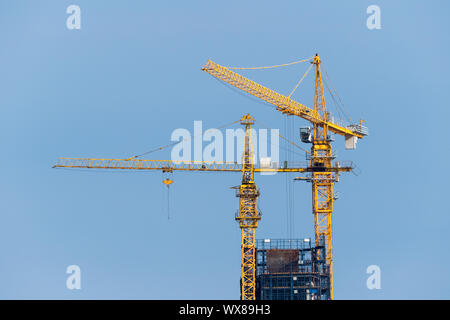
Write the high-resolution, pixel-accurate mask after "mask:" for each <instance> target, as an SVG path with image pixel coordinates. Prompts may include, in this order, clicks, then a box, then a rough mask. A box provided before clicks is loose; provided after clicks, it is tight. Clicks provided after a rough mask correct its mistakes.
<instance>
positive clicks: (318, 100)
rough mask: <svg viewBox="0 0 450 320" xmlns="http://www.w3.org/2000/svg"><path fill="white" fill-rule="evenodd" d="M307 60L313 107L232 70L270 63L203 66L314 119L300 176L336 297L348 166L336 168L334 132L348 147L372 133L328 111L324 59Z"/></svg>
mask: <svg viewBox="0 0 450 320" xmlns="http://www.w3.org/2000/svg"><path fill="white" fill-rule="evenodd" d="M307 60H309V61H311V60H312V61H311V64H312V65H314V66H315V91H314V108H309V107H307V106H305V105H303V104H301V103H299V102H297V101H295V100H293V99H291V95H292V94H291V95H289V96H285V95H282V94H280V93H278V92H276V91H273V90H271V89H269V88H267V87H264V86H262V85H260V84H259V83H256V82H254V81H252V80H250V79H248V78H246V77H244V76H242V75H240V74H238V73H236V72H234V71H232V69H265V68H268V67H258V68H231V67H224V66H221V65H219V64H217V63H215V62H213V61H211V60H208V62H207V63H206V64H205V65H204V66H203V67H202V70H203V71H205V72H207V73H209V74H210V75H212V76H213V77H215V78H217V79H219V80H222V81H224V82H225V83H228V84H230V85H232V86H234V87H236V88H238V89H241V90H243V91H245V92H247V93H248V94H250V95H253V96H255V97H257V98H259V99H262V100H264V101H266V102H268V103H269V104H272V105H274V106H275V107H276V110H278V111H280V112H282V113H283V114H286V115H294V116H298V117H301V118H303V119H305V120H308V121H309V122H310V123H312V125H313V128H312V129H309V130H307V131H306V132H303V134H302V141H304V142H308V143H312V147H311V152H310V155H309V156H310V157H309V166H308V172H310V174H309V176H306V177H299V178H297V180H305V181H309V182H311V183H312V202H313V205H312V210H313V214H314V236H315V241H316V245H317V244H318V243H319V242H320V241H324V244H325V250H326V261H327V264H328V266H329V272H330V297H331V299H333V237H332V223H331V221H332V213H333V201H334V193H333V186H334V183H335V182H337V181H338V178H339V172H341V171H346V170H341V169H340V168H338V169H337V170H336V168H333V159H334V158H335V156H334V154H333V152H332V146H331V142H332V138H331V137H330V133H335V134H338V135H341V136H344V137H345V146H346V148H347V149H355V148H356V142H357V140H358V139H362V138H363V137H364V136H366V135H368V129H367V128H366V127H365V126H363V125H362V124H363V121H362V120H361V121H360V123H359V124H350V125H348V126H342V125H340V124H337V123H335V122H334V121H333V119H332V118H331V116H330V114H329V113H328V112H327V108H326V104H325V95H324V90H323V83H322V73H321V63H322V61H321V59H320V57H319V55H318V54H316V55H315V56H314V57H313V58H311V59H307ZM302 61H306V60H302ZM302 61H298V62H302ZM294 63H297V62H294ZM291 64H293V63H291ZM285 65H289V64H285ZM274 67H278V66H274ZM305 75H306V74H305ZM301 80H303V78H302V79H301ZM301 80H300V81H301ZM299 83H300V82H299ZM294 90H295V89H294Z"/></svg>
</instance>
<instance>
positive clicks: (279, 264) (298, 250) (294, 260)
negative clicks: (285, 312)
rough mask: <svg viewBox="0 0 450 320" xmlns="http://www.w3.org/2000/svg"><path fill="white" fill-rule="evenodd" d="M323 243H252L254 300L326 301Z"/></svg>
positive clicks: (327, 276)
mask: <svg viewBox="0 0 450 320" xmlns="http://www.w3.org/2000/svg"><path fill="white" fill-rule="evenodd" d="M325 252H326V251H325V240H324V239H323V238H322V240H321V241H319V243H318V244H317V245H314V243H313V241H311V240H310V239H294V240H288V239H264V240H257V241H256V292H255V293H256V299H257V300H329V299H330V270H329V266H328V265H327V263H326V257H325Z"/></svg>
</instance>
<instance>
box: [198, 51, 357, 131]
mask: <svg viewBox="0 0 450 320" xmlns="http://www.w3.org/2000/svg"><path fill="white" fill-rule="evenodd" d="M202 70H203V71H205V72H207V73H209V74H210V75H212V76H213V77H215V78H217V79H220V80H222V81H224V82H226V83H228V84H230V85H232V86H234V87H236V88H238V89H241V90H243V91H245V92H247V93H249V94H251V95H253V96H255V97H257V98H260V99H261V100H264V101H266V102H268V103H270V104H273V105H274V106H276V107H277V110H279V111H281V112H283V113H286V114H289V115H296V116H299V117H301V118H303V119H306V120H308V121H310V122H311V123H313V124H317V125H319V126H323V125H324V124H325V125H327V126H328V130H330V131H331V132H334V133H336V134H339V135H342V136H355V137H358V138H362V137H363V136H364V135H363V134H360V133H357V132H354V131H353V130H350V129H349V128H345V127H342V126H340V125H338V124H335V123H333V122H331V121H329V119H328V120H327V119H324V118H323V117H322V116H321V115H320V114H319V113H318V112H317V111H316V110H314V109H311V108H308V107H307V106H305V105H303V104H301V103H299V102H297V101H295V100H292V99H290V98H289V97H286V96H284V95H282V94H280V93H278V92H276V91H273V90H271V89H269V88H267V87H264V86H263V85H260V84H259V83H256V82H254V81H252V80H250V79H247V78H246V77H243V76H241V75H240V74H238V73H236V72H233V71H231V70H230V69H228V68H227V67H224V66H221V65H219V64H217V63H215V62H213V61H211V60H208V62H207V63H206V64H205V65H204V66H203V67H202Z"/></svg>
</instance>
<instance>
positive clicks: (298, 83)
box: [288, 64, 313, 99]
mask: <svg viewBox="0 0 450 320" xmlns="http://www.w3.org/2000/svg"><path fill="white" fill-rule="evenodd" d="M312 66H313V64H311V65H310V66H309V68H308V70H306V72H305V74H304V75H303V77H302V78H301V79H300V81H299V82H297V85H296V86H295V88H294V90H292V92H291V94H290V95H288V98H289V99H290V98H291V96H292V94H293V93H294V92H295V90H297V88H298V86H299V85H300V83H302V81H303V79H305V77H306V75H307V74H308V72H309V70H311V68H312Z"/></svg>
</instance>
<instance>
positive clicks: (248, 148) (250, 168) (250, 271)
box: [53, 115, 353, 300]
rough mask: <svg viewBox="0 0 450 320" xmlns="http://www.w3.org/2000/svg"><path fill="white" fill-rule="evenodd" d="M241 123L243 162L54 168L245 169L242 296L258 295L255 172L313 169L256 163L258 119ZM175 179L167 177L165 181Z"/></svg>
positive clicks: (113, 162) (94, 163) (86, 161)
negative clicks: (254, 136)
mask: <svg viewBox="0 0 450 320" xmlns="http://www.w3.org/2000/svg"><path fill="white" fill-rule="evenodd" d="M240 123H241V124H242V125H243V126H245V136H244V146H243V155H242V163H237V162H208V161H182V160H175V161H173V160H143V159H136V157H132V158H129V159H96V158H59V159H58V162H57V163H56V165H54V166H53V167H54V168H83V169H112V170H159V171H162V172H165V173H171V172H173V171H196V172H242V182H241V185H240V187H239V189H238V190H237V194H236V195H237V196H238V197H239V211H238V214H237V215H236V217H235V219H236V221H238V222H239V225H240V228H241V233H242V238H241V292H242V295H241V299H242V300H254V299H255V286H256V285H255V271H256V270H255V269H256V262H255V258H256V255H255V253H256V252H255V251H256V247H255V230H256V228H257V227H258V221H259V220H260V219H261V213H260V212H259V211H258V209H257V198H258V196H259V190H258V189H257V187H256V184H255V181H254V173H255V172H284V173H288V172H299V173H302V172H310V168H309V167H308V166H306V165H305V166H297V167H288V166H286V165H285V166H284V167H283V168H272V167H270V166H269V167H267V166H258V165H255V163H254V162H255V161H254V160H255V157H254V154H253V144H252V134H251V130H252V129H251V127H252V125H253V124H254V119H253V118H252V117H251V116H250V115H245V116H243V117H242V118H241V120H240ZM352 169H353V167H352V166H350V165H348V166H341V165H340V164H338V163H335V166H333V167H332V168H330V170H331V171H333V172H338V171H351V170H352ZM172 182H173V181H172V180H171V179H169V178H166V179H164V180H163V183H164V184H165V185H170V184H171V183H172Z"/></svg>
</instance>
